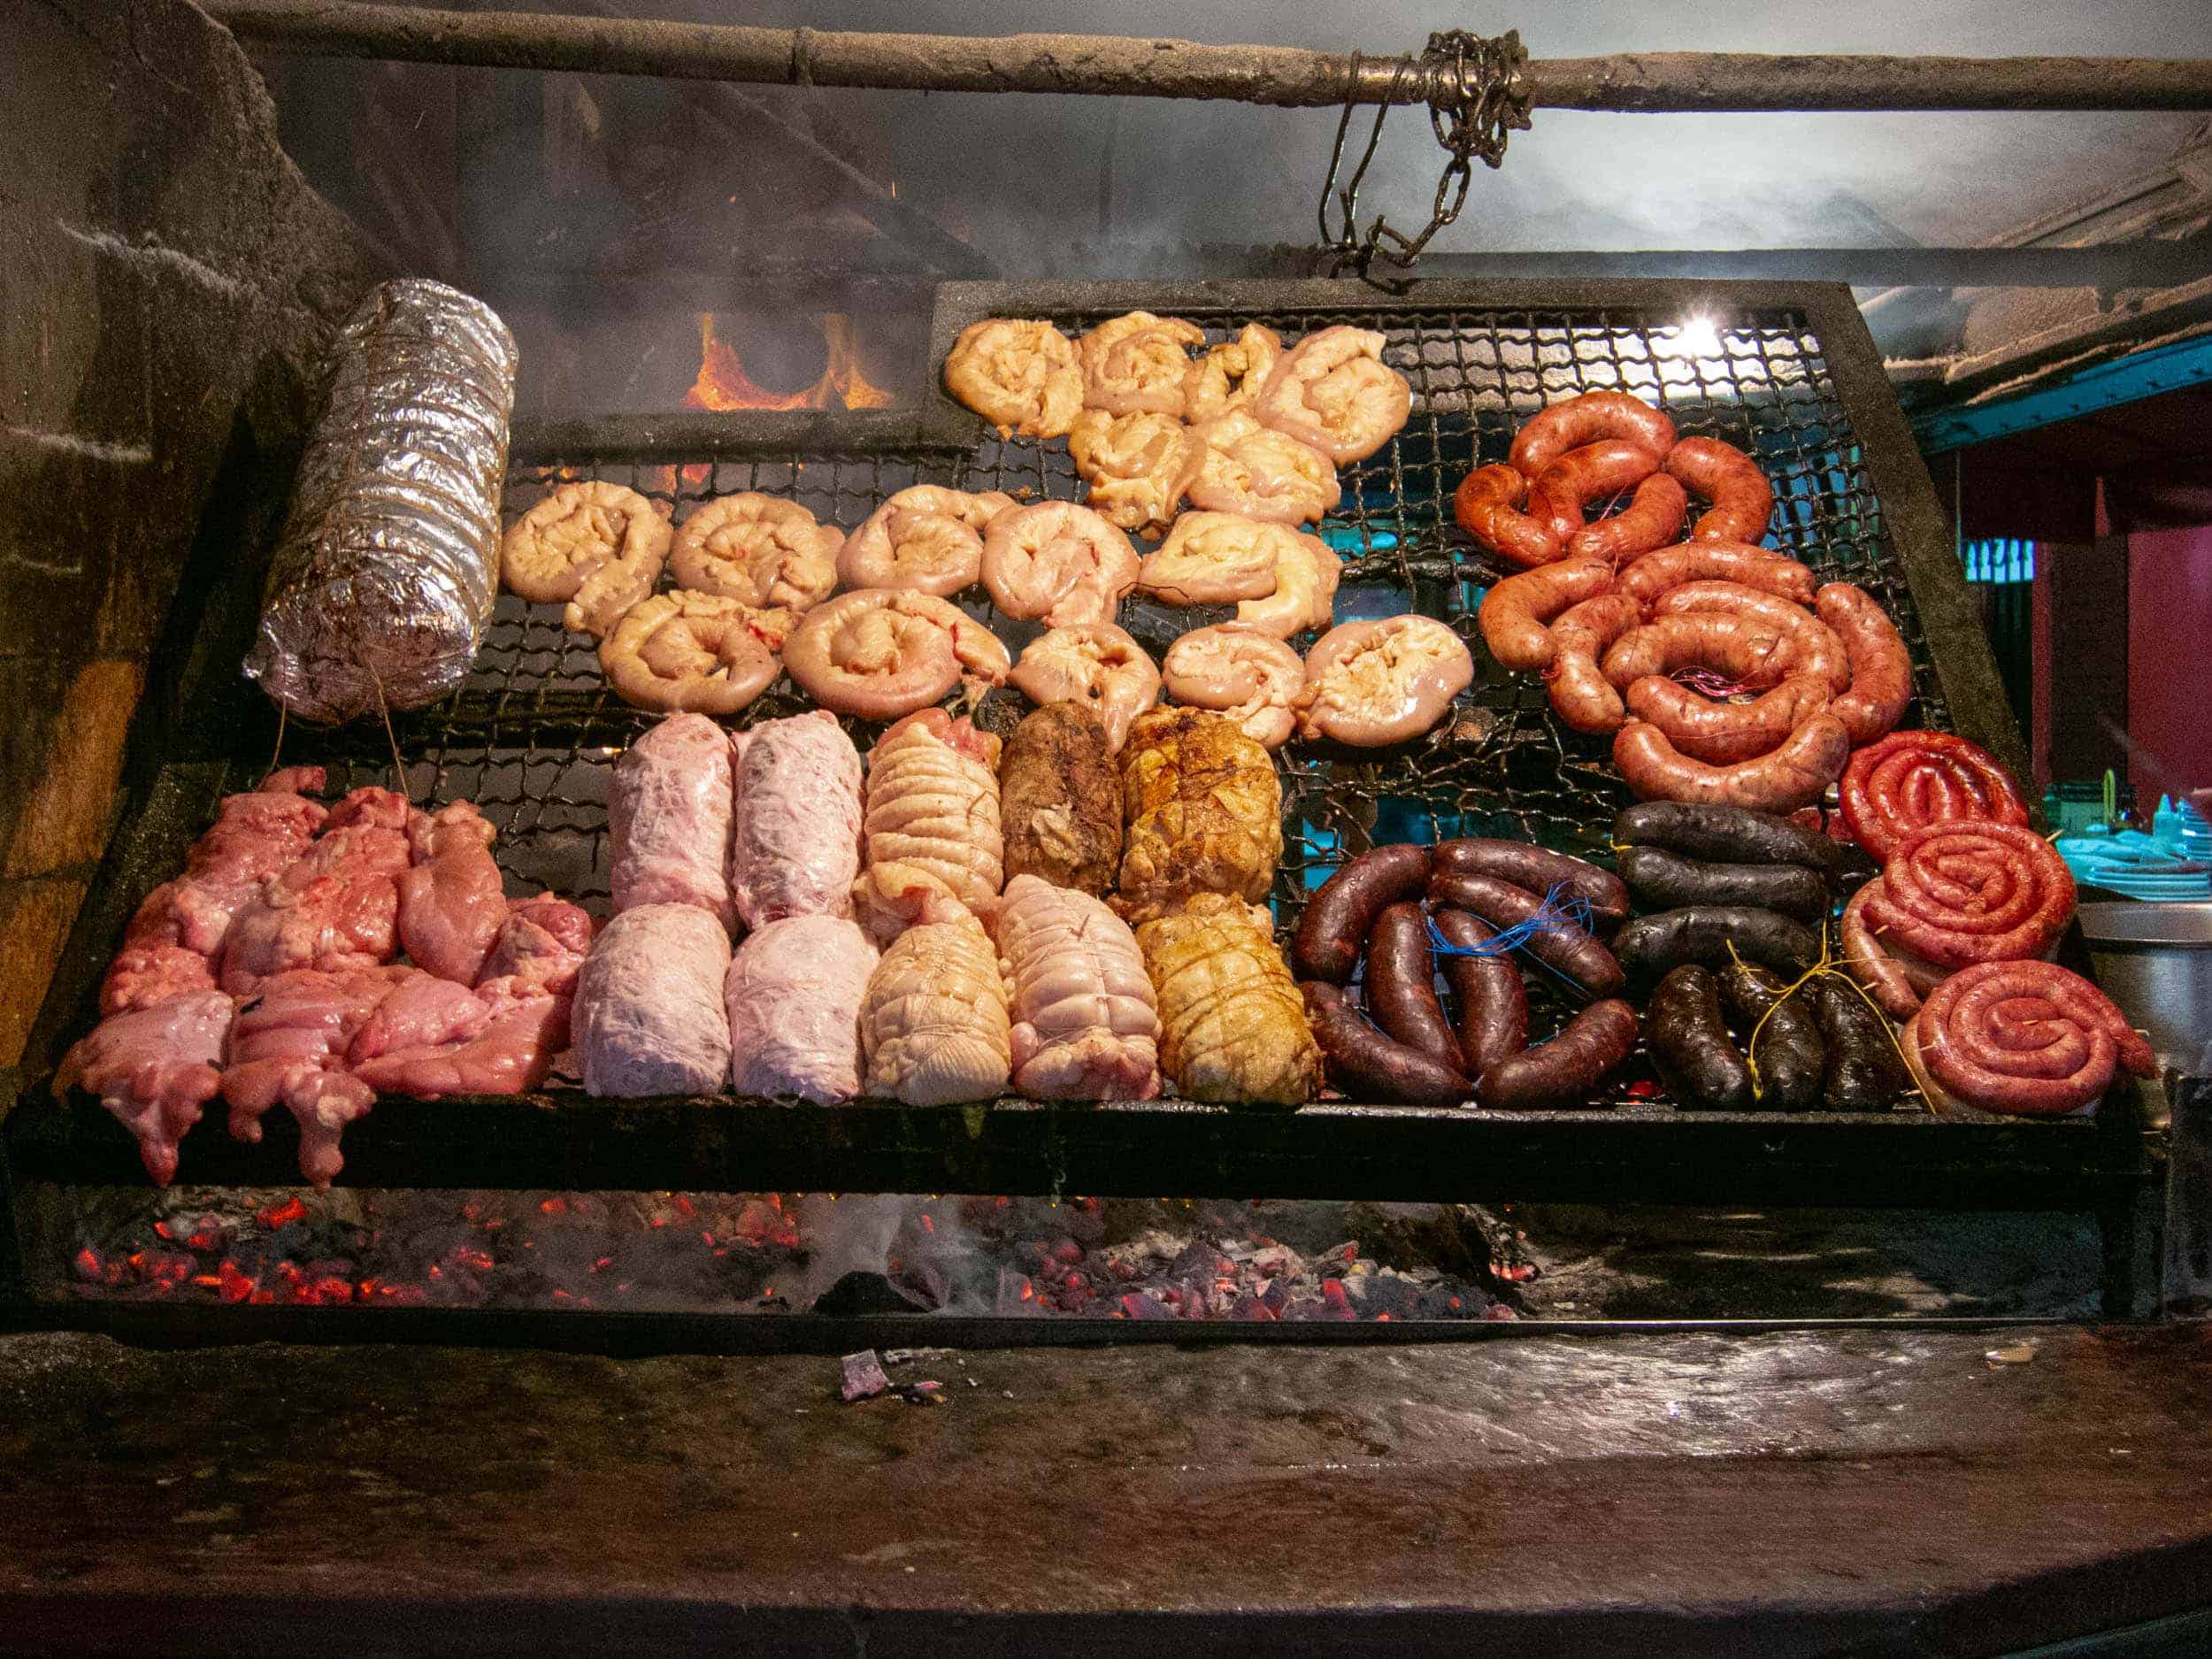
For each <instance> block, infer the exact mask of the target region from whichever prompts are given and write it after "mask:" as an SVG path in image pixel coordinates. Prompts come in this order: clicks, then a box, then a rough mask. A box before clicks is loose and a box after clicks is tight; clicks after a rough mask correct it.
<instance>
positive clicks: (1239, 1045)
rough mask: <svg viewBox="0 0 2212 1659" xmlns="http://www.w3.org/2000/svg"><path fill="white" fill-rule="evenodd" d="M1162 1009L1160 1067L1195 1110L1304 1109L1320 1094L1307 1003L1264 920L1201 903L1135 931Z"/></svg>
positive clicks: (1240, 906)
mask: <svg viewBox="0 0 2212 1659" xmlns="http://www.w3.org/2000/svg"><path fill="white" fill-rule="evenodd" d="M1137 943H1138V946H1139V947H1140V948H1141V949H1142V950H1143V952H1144V965H1145V970H1146V972H1148V973H1149V974H1150V975H1151V977H1152V984H1153V987H1154V989H1155V990H1156V993H1157V994H1158V997H1159V1006H1160V1061H1161V1064H1162V1066H1163V1067H1164V1069H1165V1071H1167V1074H1168V1075H1169V1076H1170V1077H1171V1078H1173V1079H1175V1086H1176V1088H1177V1090H1178V1091H1179V1093H1180V1094H1183V1095H1184V1096H1185V1097H1186V1098H1187V1099H1189V1100H1198V1101H1258V1102H1269V1103H1271V1104H1274V1105H1279V1106H1300V1105H1303V1104H1304V1103H1305V1102H1308V1101H1310V1100H1311V1099H1312V1098H1313V1097H1314V1095H1315V1094H1316V1093H1317V1092H1318V1090H1319V1088H1320V1087H1321V1050H1320V1048H1318V1047H1317V1045H1316V1044H1315V1042H1314V1040H1313V1030H1312V1027H1311V1026H1310V1025H1308V1024H1307V1022H1306V1009H1305V1002H1304V1000H1303V999H1302V997H1301V996H1300V995H1299V994H1298V987H1297V986H1296V985H1295V984H1294V983H1293V981H1292V979H1291V977H1290V970H1289V969H1288V968H1287V967H1286V966H1285V965H1284V964H1283V958H1282V954H1281V953H1280V952H1279V951H1278V950H1277V949H1275V940H1274V936H1273V934H1272V933H1271V932H1270V931H1269V928H1268V924H1267V912H1266V911H1265V910H1261V909H1260V908H1258V907H1257V906H1256V905H1251V904H1246V903H1243V902H1240V901H1239V900H1237V899H1233V898H1229V897H1227V896H1225V895H1222V894H1218V893H1202V894H1199V895H1197V896H1195V897H1194V898H1192V899H1190V900H1189V901H1188V902H1186V903H1185V905H1184V906H1183V908H1182V910H1180V911H1179V912H1178V913H1177V914H1175V915H1172V916H1163V917H1159V918H1156V919H1154V920H1152V921H1148V922H1146V923H1145V924H1144V925H1143V926H1141V927H1139V928H1138V929H1137Z"/></svg>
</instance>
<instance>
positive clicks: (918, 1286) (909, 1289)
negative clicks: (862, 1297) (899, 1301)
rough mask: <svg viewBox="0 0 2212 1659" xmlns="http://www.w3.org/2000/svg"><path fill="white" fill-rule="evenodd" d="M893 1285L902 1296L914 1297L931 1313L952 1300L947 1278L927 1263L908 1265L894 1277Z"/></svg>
mask: <svg viewBox="0 0 2212 1659" xmlns="http://www.w3.org/2000/svg"><path fill="white" fill-rule="evenodd" d="M891 1283H892V1285H893V1286H894V1287H895V1288H896V1289H897V1290H898V1291H899V1292H900V1293H901V1294H903V1295H907V1296H911V1297H913V1298H914V1299H915V1300H916V1301H918V1302H920V1303H921V1304H922V1306H923V1308H924V1309H925V1310H929V1311H931V1312H934V1311H935V1310H937V1309H939V1308H942V1307H944V1306H945V1305H946V1304H947V1303H949V1302H951V1300H952V1289H951V1286H949V1285H948V1284H947V1283H946V1282H945V1276H944V1275H943V1274H942V1273H941V1272H939V1271H937V1270H936V1269H935V1268H934V1267H933V1266H931V1265H930V1264H929V1263H927V1262H909V1263H906V1264H905V1265H904V1266H902V1267H901V1268H900V1269H899V1271H897V1273H895V1275H893V1277H892V1279H891Z"/></svg>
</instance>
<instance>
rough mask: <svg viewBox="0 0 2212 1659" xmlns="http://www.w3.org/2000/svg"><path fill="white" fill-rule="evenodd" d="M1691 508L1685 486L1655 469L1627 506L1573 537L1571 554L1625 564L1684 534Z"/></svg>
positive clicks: (1577, 532)
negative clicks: (1685, 521) (1684, 523)
mask: <svg viewBox="0 0 2212 1659" xmlns="http://www.w3.org/2000/svg"><path fill="white" fill-rule="evenodd" d="M1689 508H1690V498H1689V497H1688V496H1687V495H1684V494H1683V493H1682V486H1681V485H1679V484H1678V483H1676V482H1675V481H1674V480H1672V479H1671V478H1669V477H1668V476H1667V475H1666V474H1665V473H1664V472H1654V473H1653V474H1652V475H1651V476H1650V477H1649V478H1647V479H1646V480H1644V481H1643V482H1642V483H1640V484H1639V485H1637V486H1636V493H1635V494H1634V495H1632V496H1630V497H1629V501H1628V505H1627V506H1625V507H1624V508H1622V509H1621V510H1620V511H1618V512H1617V513H1610V514H1609V515H1607V516H1606V517H1605V518H1601V519H1599V520H1598V521H1597V522H1596V523H1595V524H1594V525H1591V526H1588V527H1587V528H1586V529H1581V530H1578V531H1576V532H1575V533H1574V534H1572V535H1571V536H1569V537H1568V538H1567V542H1566V547H1567V553H1568V556H1569V557H1577V558H1609V559H1612V560H1613V561H1615V562H1616V563H1617V564H1624V563H1626V562H1627V561H1628V560H1630V559H1632V558H1637V557H1641V556H1642V555H1643V554H1646V553H1648V552H1650V551H1651V549H1654V548H1658V547H1664V546H1666V544H1667V543H1668V542H1670V541H1673V540H1674V539H1675V538H1676V537H1677V536H1678V535H1680V534H1682V519H1683V517H1684V515H1685V514H1686V513H1687V512H1688V511H1689Z"/></svg>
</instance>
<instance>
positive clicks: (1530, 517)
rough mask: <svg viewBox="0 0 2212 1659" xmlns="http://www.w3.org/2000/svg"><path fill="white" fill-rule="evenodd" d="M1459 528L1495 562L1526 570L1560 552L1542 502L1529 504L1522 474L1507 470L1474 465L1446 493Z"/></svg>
mask: <svg viewBox="0 0 2212 1659" xmlns="http://www.w3.org/2000/svg"><path fill="white" fill-rule="evenodd" d="M1452 516H1453V517H1454V518H1457V519H1458V520H1459V527H1460V528H1461V529H1463V530H1464V531H1465V532H1466V533H1467V534H1469V535H1471V536H1472V537H1474V539H1475V540H1476V541H1479V542H1481V543H1482V545H1483V546H1485V547H1486V548H1488V549H1490V550H1491V551H1492V552H1493V553H1495V554H1496V555H1497V556H1498V557H1500V558H1502V559H1505V560H1507V561H1508V562H1509V563H1511V564H1514V565H1520V566H1522V567H1523V568H1524V569H1530V570H1532V569H1534V568H1535V567H1536V566H1538V565H1549V564H1551V563H1552V562H1553V561H1554V560H1555V559H1557V558H1558V557H1560V556H1561V554H1562V552H1563V549H1562V548H1561V547H1560V545H1559V537H1558V535H1557V534H1556V533H1555V531H1554V530H1553V529H1552V527H1551V523H1550V512H1549V511H1548V508H1547V506H1546V504H1545V503H1544V500H1543V498H1542V497H1541V496H1539V497H1537V499H1536V500H1534V501H1531V500H1530V499H1529V481H1528V478H1527V475H1526V474H1525V473H1523V472H1517V471H1516V470H1515V469H1514V468H1512V467H1509V466H1496V465H1493V466H1479V467H1477V468H1476V469H1475V470H1474V471H1473V472H1470V473H1468V474H1467V476H1466V477H1465V478H1463V479H1462V480H1460V485H1459V488H1457V489H1455V490H1454V491H1453V492H1452Z"/></svg>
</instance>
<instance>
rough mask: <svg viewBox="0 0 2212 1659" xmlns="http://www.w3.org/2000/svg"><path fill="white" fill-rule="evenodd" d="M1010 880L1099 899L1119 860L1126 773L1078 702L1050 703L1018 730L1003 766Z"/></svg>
mask: <svg viewBox="0 0 2212 1659" xmlns="http://www.w3.org/2000/svg"><path fill="white" fill-rule="evenodd" d="M998 787H999V815H1000V818H1001V819H1002V822H1003V823H1004V825H1005V826H1006V875H1007V885H1008V887H1009V890H1011V887H1012V885H1013V882H1014V879H1016V878H1018V877H1021V876H1025V875H1029V876H1038V877H1041V878H1042V879H1045V880H1047V881H1049V882H1051V883H1052V884H1053V885H1054V886H1056V887H1075V888H1078V889H1079V890H1080V891H1082V892H1085V893H1097V894H1102V893H1104V892H1105V891H1106V889H1107V888H1109V887H1112V886H1113V885H1114V866H1115V865H1116V864H1118V863H1119V862H1120V861H1121V775H1120V773H1119V772H1118V770H1117V768H1116V767H1115V765H1114V760H1113V756H1112V754H1111V752H1110V749H1109V746H1108V741H1107V736H1106V728H1105V726H1103V725H1102V724H1101V723H1100V720H1099V718H1098V717H1097V716H1096V715H1094V714H1093V713H1092V712H1091V711H1090V710H1088V709H1087V708H1085V707H1084V706H1083V705H1082V704H1081V703H1047V704H1045V706H1044V707H1043V708H1041V709H1039V710H1037V711H1036V712H1035V713H1034V714H1032V715H1030V716H1029V717H1028V718H1025V719H1024V720H1023V721H1022V723H1021V724H1020V725H1019V726H1016V727H1015V728H1014V734H1013V736H1011V737H1010V738H1009V739H1007V741H1006V753H1005V756H1004V757H1003V758H1002V760H1001V761H1000V762H999V769H998Z"/></svg>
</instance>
